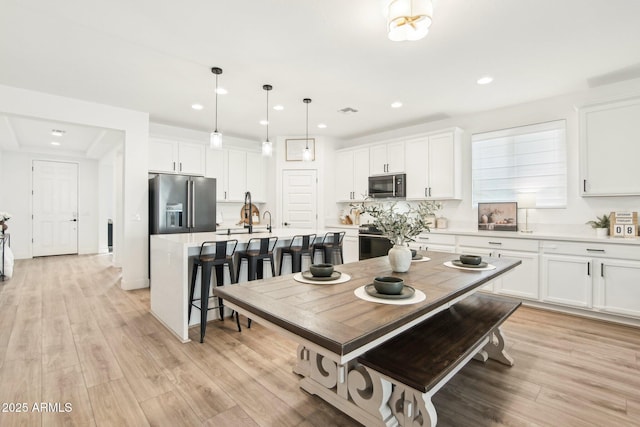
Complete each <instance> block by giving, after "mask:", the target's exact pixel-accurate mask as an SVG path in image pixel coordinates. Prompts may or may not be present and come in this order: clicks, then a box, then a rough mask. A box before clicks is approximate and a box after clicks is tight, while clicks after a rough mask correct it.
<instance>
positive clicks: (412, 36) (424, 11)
mask: <svg viewBox="0 0 640 427" xmlns="http://www.w3.org/2000/svg"><path fill="white" fill-rule="evenodd" d="M432 16H433V4H432V3H431V0H390V1H389V6H388V7H387V31H388V36H389V40H392V41H414V40H420V39H422V38H424V37H425V36H426V35H427V33H428V32H429V27H430V26H431V19H432Z"/></svg>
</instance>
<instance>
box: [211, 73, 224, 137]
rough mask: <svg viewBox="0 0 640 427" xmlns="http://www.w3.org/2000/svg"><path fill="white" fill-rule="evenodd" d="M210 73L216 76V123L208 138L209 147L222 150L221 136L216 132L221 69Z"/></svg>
mask: <svg viewBox="0 0 640 427" xmlns="http://www.w3.org/2000/svg"><path fill="white" fill-rule="evenodd" d="M211 72H212V73H213V74H215V75H216V90H215V94H216V104H215V106H216V107H215V114H216V121H215V129H214V131H213V132H211V135H210V136H209V147H211V148H215V149H217V150H219V149H221V148H222V134H221V133H220V132H218V76H219V75H220V74H222V68H218V67H213V68H212V69H211Z"/></svg>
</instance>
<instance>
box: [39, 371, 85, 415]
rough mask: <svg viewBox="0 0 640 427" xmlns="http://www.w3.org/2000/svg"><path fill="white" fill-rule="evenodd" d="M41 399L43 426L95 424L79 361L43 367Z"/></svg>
mask: <svg viewBox="0 0 640 427" xmlns="http://www.w3.org/2000/svg"><path fill="white" fill-rule="evenodd" d="M42 402H43V403H44V404H46V406H44V407H43V408H44V409H43V412H42V424H43V426H95V425H96V424H95V420H94V418H93V409H92V407H91V402H90V400H89V393H88V392H87V388H86V387H85V386H84V377H83V375H82V368H81V367H80V365H79V364H77V365H74V366H70V367H66V368H62V369H53V370H52V369H45V370H44V377H43V385H42Z"/></svg>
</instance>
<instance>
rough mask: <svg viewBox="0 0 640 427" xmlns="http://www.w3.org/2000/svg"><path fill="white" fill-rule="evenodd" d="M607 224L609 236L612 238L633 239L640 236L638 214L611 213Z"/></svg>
mask: <svg viewBox="0 0 640 427" xmlns="http://www.w3.org/2000/svg"><path fill="white" fill-rule="evenodd" d="M609 223H610V225H609V229H610V231H609V234H610V235H611V236H613V237H628V238H634V237H636V236H639V235H640V227H638V212H629V211H625V212H620V211H618V212H611V214H609Z"/></svg>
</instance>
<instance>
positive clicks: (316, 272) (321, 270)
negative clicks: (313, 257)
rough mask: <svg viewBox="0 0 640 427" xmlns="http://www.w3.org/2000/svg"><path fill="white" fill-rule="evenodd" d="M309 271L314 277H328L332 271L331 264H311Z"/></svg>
mask: <svg viewBox="0 0 640 427" xmlns="http://www.w3.org/2000/svg"><path fill="white" fill-rule="evenodd" d="M309 271H310V272H311V275H312V276H315V277H329V276H331V273H333V264H311V265H310V266H309Z"/></svg>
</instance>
